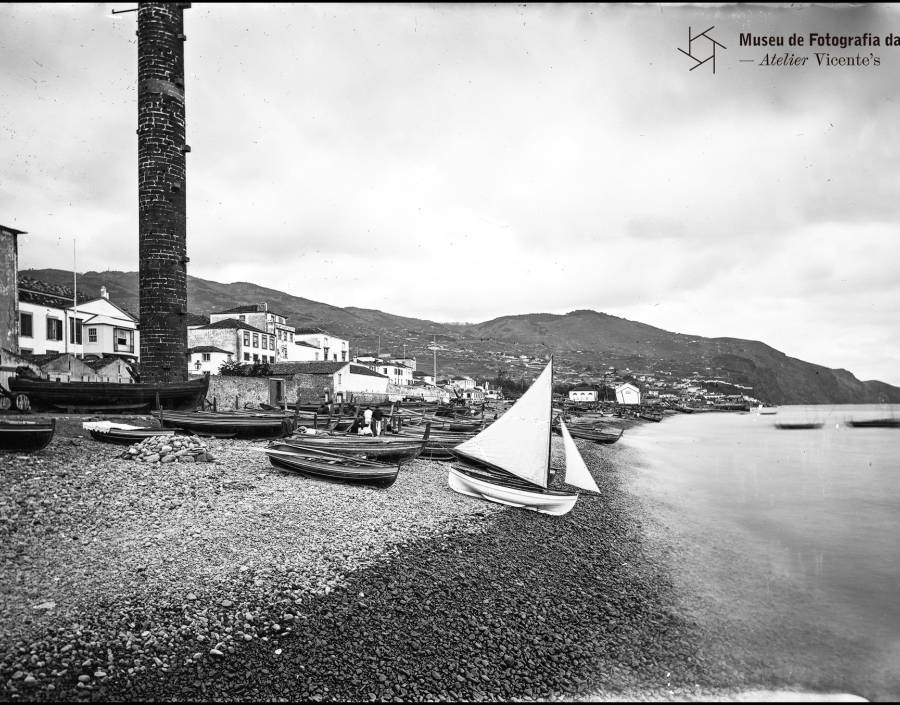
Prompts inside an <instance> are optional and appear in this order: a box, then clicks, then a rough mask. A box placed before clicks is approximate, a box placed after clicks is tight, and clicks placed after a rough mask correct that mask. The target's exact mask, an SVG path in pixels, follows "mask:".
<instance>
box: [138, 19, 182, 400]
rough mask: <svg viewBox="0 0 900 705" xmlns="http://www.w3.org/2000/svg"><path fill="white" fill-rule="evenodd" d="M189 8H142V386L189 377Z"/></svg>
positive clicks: (140, 45) (140, 234) (139, 154)
mask: <svg viewBox="0 0 900 705" xmlns="http://www.w3.org/2000/svg"><path fill="white" fill-rule="evenodd" d="M188 7H190V3H184V2H182V3H161V2H142V3H140V4H139V5H138V18H137V25H138V29H137V36H138V130H137V134H138V204H139V205H138V213H139V226H138V233H139V240H140V244H139V256H140V267H139V288H140V319H141V381H142V382H180V381H186V380H187V377H188V360H187V318H186V315H187V262H188V257H187V238H186V198H185V190H186V184H185V174H186V168H185V166H186V165H185V155H186V153H187V152H189V151H190V147H188V145H187V144H186V143H185V112H184V40H185V36H184V17H183V13H184V10H185V9H186V8H188Z"/></svg>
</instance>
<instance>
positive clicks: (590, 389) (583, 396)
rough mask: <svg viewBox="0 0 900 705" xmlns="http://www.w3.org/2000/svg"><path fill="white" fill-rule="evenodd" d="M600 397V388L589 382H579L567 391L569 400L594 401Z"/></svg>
mask: <svg viewBox="0 0 900 705" xmlns="http://www.w3.org/2000/svg"><path fill="white" fill-rule="evenodd" d="M599 399H600V390H598V389H597V388H596V387H594V386H592V385H590V384H579V385H576V386H574V387H572V389H571V390H570V391H569V401H581V402H595V401H598V400H599Z"/></svg>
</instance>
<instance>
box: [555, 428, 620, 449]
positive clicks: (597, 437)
mask: <svg viewBox="0 0 900 705" xmlns="http://www.w3.org/2000/svg"><path fill="white" fill-rule="evenodd" d="M566 428H568V429H569V435H571V436H572V438H581V439H582V440H585V441H593V442H594V443H603V444H607V445H608V444H611V443H615V442H616V441H618V440H619V439H620V438H621V437H622V433H623V431H622V429H619V432H618V433H610V432H608V431H600V430H598V429H593V428H584V427H579V426H571V425H568V424H567V425H566ZM553 431H554V433H557V434H558V433H560V430H559V427H558V426H554V427H553Z"/></svg>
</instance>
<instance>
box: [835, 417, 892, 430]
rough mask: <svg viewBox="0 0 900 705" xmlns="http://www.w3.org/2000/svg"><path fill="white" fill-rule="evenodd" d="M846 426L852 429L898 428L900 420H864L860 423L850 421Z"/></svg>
mask: <svg viewBox="0 0 900 705" xmlns="http://www.w3.org/2000/svg"><path fill="white" fill-rule="evenodd" d="M847 425H848V426H852V427H853V428H900V419H895V418H888V419H865V420H860V421H854V420H850V421H848V422H847Z"/></svg>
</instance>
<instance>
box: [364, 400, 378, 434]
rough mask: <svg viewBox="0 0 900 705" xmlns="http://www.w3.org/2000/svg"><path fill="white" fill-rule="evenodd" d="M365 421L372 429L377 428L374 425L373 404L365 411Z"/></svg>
mask: <svg viewBox="0 0 900 705" xmlns="http://www.w3.org/2000/svg"><path fill="white" fill-rule="evenodd" d="M363 423H364V424H365V425H366V426H367V427H369V428H370V429H372V431H374V430H375V428H374V427H373V426H372V407H371V406H367V407H366V410H365V411H364V412H363Z"/></svg>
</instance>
